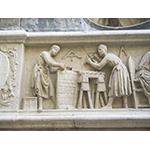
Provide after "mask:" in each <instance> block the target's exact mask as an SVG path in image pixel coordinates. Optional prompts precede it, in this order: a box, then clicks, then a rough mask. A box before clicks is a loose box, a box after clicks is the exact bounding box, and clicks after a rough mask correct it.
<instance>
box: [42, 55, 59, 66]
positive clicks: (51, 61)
mask: <svg viewBox="0 0 150 150" xmlns="http://www.w3.org/2000/svg"><path fill="white" fill-rule="evenodd" d="M41 56H42V57H43V58H44V60H45V62H46V63H47V64H48V66H52V67H60V63H57V62H56V61H55V60H54V59H53V58H51V57H50V56H49V54H47V53H46V52H43V53H42V54H41Z"/></svg>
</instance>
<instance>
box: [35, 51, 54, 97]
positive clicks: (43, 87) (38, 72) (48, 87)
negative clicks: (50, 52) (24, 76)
mask: <svg viewBox="0 0 150 150" xmlns="http://www.w3.org/2000/svg"><path fill="white" fill-rule="evenodd" d="M46 55H47V52H42V53H41V54H40V55H39V57H38V58H37V61H36V63H35V66H34V69H33V76H32V87H33V89H34V95H35V96H41V97H43V98H45V99H49V98H51V99H52V100H54V98H55V92H54V87H53V84H52V80H51V78H50V73H49V70H48V67H47V63H46V62H48V60H47V57H46Z"/></svg>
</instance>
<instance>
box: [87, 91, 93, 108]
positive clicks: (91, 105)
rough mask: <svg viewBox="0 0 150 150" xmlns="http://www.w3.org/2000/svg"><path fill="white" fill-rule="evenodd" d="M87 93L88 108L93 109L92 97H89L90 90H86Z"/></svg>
mask: <svg viewBox="0 0 150 150" xmlns="http://www.w3.org/2000/svg"><path fill="white" fill-rule="evenodd" d="M87 95H88V100H89V105H90V108H91V109H93V104H92V99H91V94H90V91H87Z"/></svg>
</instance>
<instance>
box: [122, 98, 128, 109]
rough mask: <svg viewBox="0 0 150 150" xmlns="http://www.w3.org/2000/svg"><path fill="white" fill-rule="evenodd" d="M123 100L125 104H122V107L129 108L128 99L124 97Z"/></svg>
mask: <svg viewBox="0 0 150 150" xmlns="http://www.w3.org/2000/svg"><path fill="white" fill-rule="evenodd" d="M122 98H123V101H122V102H123V103H122V106H123V108H128V104H127V102H128V99H127V96H123V97H122Z"/></svg>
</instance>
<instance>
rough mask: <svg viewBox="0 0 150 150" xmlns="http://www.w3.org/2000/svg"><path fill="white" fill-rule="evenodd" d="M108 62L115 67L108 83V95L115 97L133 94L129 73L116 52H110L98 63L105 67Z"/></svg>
mask: <svg viewBox="0 0 150 150" xmlns="http://www.w3.org/2000/svg"><path fill="white" fill-rule="evenodd" d="M106 64H108V65H109V66H111V67H113V69H112V72H111V75H110V79H109V84H108V87H109V92H108V96H109V97H113V98H115V97H122V96H129V95H131V93H132V91H131V85H130V78H129V73H128V70H127V68H126V66H125V65H124V64H123V63H122V61H121V59H120V58H119V57H117V56H116V55H114V54H111V53H108V54H107V55H106V56H105V57H104V58H103V60H102V61H101V62H100V63H99V64H98V65H99V66H100V68H99V69H101V68H103V67H104V66H105V65H106Z"/></svg>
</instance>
